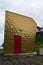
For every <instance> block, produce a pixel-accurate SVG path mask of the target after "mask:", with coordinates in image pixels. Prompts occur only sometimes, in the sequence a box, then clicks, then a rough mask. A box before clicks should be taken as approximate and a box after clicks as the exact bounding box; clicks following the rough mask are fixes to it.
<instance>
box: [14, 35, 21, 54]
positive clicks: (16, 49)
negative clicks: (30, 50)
mask: <svg viewBox="0 0 43 65" xmlns="http://www.w3.org/2000/svg"><path fill="white" fill-rule="evenodd" d="M14 53H16V54H17V53H21V36H19V35H15V36H14Z"/></svg>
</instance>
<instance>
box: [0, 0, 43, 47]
mask: <svg viewBox="0 0 43 65" xmlns="http://www.w3.org/2000/svg"><path fill="white" fill-rule="evenodd" d="M6 10H9V11H12V12H16V13H19V14H23V15H25V16H28V17H32V18H33V19H34V20H35V21H36V23H37V25H38V26H41V27H43V0H0V46H1V44H2V43H3V42H4V28H5V11H6Z"/></svg>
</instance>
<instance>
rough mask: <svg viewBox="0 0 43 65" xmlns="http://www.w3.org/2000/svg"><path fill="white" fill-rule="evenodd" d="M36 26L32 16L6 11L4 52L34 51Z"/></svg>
mask: <svg viewBox="0 0 43 65" xmlns="http://www.w3.org/2000/svg"><path fill="white" fill-rule="evenodd" d="M36 28H37V24H36V23H35V21H34V20H33V19H32V18H30V17H27V16H24V15H20V14H17V13H13V12H9V11H6V15H5V37H4V54H17V53H29V52H33V51H34V42H35V36H36Z"/></svg>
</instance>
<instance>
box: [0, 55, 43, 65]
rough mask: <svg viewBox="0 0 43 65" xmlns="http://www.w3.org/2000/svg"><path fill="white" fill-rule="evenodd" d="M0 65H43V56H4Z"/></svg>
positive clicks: (1, 57)
mask: <svg viewBox="0 0 43 65" xmlns="http://www.w3.org/2000/svg"><path fill="white" fill-rule="evenodd" d="M0 65H43V56H26V55H24V56H23V55H22V56H21V55H18V56H17V55H15V56H2V55H0Z"/></svg>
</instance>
